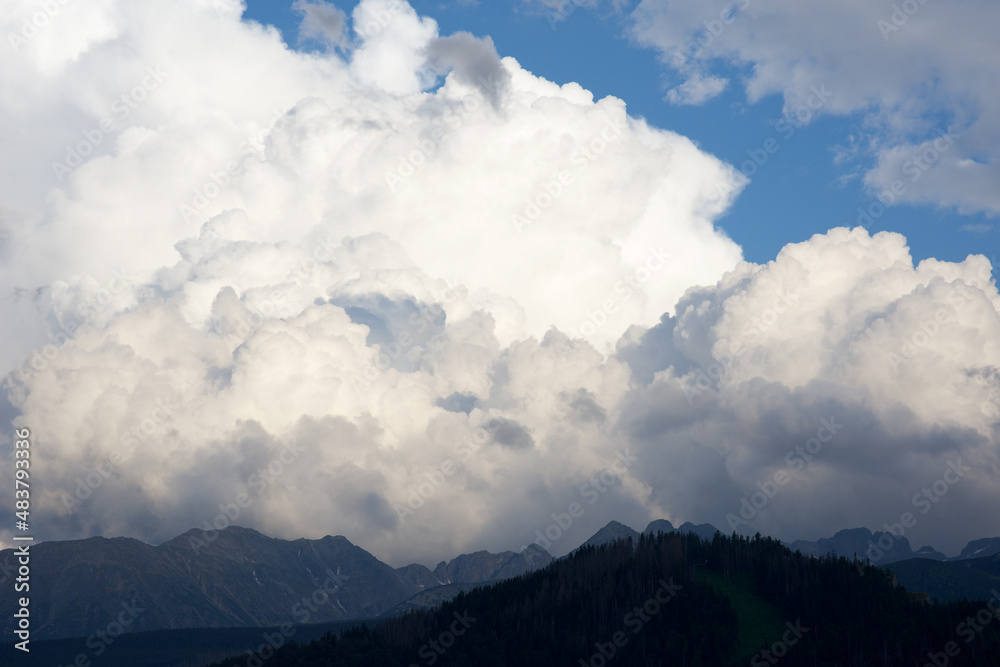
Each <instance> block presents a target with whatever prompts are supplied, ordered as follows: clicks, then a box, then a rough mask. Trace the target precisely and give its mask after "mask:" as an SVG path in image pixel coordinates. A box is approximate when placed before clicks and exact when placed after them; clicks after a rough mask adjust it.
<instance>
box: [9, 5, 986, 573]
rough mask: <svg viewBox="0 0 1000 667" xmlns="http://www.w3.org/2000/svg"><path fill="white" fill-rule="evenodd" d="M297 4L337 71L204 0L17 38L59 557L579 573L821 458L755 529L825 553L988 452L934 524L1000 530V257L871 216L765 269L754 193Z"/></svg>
mask: <svg viewBox="0 0 1000 667" xmlns="http://www.w3.org/2000/svg"><path fill="white" fill-rule="evenodd" d="M296 6H297V7H298V8H299V9H300V11H302V13H303V34H304V35H305V36H306V37H308V38H309V39H313V40H318V41H321V42H325V43H326V44H328V45H329V46H330V50H329V51H327V52H321V53H311V54H306V53H300V52H295V51H291V50H289V49H288V48H287V47H286V46H284V45H283V44H282V42H281V40H280V37H279V35H278V34H277V33H276V31H274V30H273V29H265V28H262V27H261V26H259V25H256V24H253V23H247V22H241V21H240V13H241V9H242V8H241V7H240V6H239V5H238V4H236V3H231V2H222V3H219V2H214V3H213V2H209V1H208V0H203V1H201V2H198V1H195V0H189V1H188V2H184V3H181V4H180V5H179V6H175V4H171V5H170V6H169V7H168V6H166V4H163V3H143V4H140V5H136V4H135V3H124V2H123V3H106V4H105V5H102V6H94V5H87V4H84V3H67V4H59V5H58V7H59V8H58V11H57V12H55V13H54V14H52V15H47V18H46V21H45V22H44V25H40V26H35V18H33V14H32V12H34V11H36V10H37V5H34V4H32V3H23V4H22V5H21V6H20V8H19V10H20V11H19V13H16V16H14V18H11V19H9V20H8V22H7V24H6V25H4V34H7V33H8V32H11V33H13V34H16V35H19V36H20V39H21V41H19V42H17V44H16V46H17V48H16V49H14V48H12V49H11V50H10V52H7V53H5V54H4V55H3V56H0V58H2V59H3V60H4V62H3V63H2V64H3V65H4V66H3V67H0V77H3V83H4V85H5V86H6V87H7V88H8V89H10V90H15V91H17V94H14V95H9V96H5V97H4V99H3V100H2V101H0V113H2V114H3V116H4V121H5V122H4V123H3V124H2V125H0V127H2V128H3V129H0V132H3V133H4V136H3V141H4V143H5V145H9V146H11V147H12V150H11V151H7V152H4V153H3V154H2V155H0V161H3V163H4V172H5V173H6V174H8V175H9V177H8V179H7V180H6V181H5V184H4V186H3V190H2V192H0V202H2V205H3V208H2V210H0V213H2V215H3V221H2V222H3V225H4V230H6V236H5V239H4V240H5V243H4V245H3V246H0V250H2V252H3V253H4V263H3V265H2V266H3V268H2V272H3V273H2V274H0V287H2V290H3V292H4V294H9V295H11V298H10V300H9V301H8V302H7V303H6V304H5V309H8V310H9V312H10V314H11V317H9V318H5V319H4V321H3V327H4V329H3V331H2V334H0V335H3V336H4V340H5V341H7V342H9V345H8V346H6V347H5V350H6V352H5V353H6V354H7V356H6V357H4V359H3V361H4V364H5V367H4V368H5V369H6V370H9V371H10V372H9V373H8V374H7V377H6V383H5V388H6V399H5V400H6V402H5V403H4V404H3V405H0V412H2V415H0V416H3V417H4V420H5V421H10V422H12V423H13V424H16V425H18V426H21V427H28V428H31V429H32V432H33V437H34V440H35V442H36V443H37V444H36V448H35V450H34V452H35V453H34V457H35V459H34V461H35V463H34V468H33V469H34V470H35V475H36V481H35V486H34V491H33V494H34V496H33V497H34V508H33V509H34V510H35V513H36V514H35V515H34V516H35V521H36V526H37V531H38V533H39V535H40V536H42V537H45V538H49V539H52V538H56V539H66V538H72V537H81V536H87V535H94V534H102V535H132V536H136V537H140V538H143V539H147V540H150V541H154V542H155V541H158V540H163V539H166V538H169V537H172V536H174V535H176V534H178V533H181V532H183V531H185V530H186V529H188V528H190V527H192V526H204V524H205V522H208V523H209V524H212V523H213V522H214V523H216V525H221V524H224V523H226V522H228V521H233V522H236V523H239V524H242V525H248V526H252V527H255V528H257V529H259V530H261V531H263V532H265V533H268V534H271V535H276V536H282V537H299V536H310V537H315V536H320V535H323V534H344V535H346V536H347V537H348V538H349V539H351V540H352V541H354V542H355V543H357V544H360V545H362V546H364V547H365V548H367V549H369V550H371V551H372V552H373V553H375V554H376V555H377V556H379V557H381V558H384V559H387V560H388V561H389V562H392V563H394V564H396V565H402V564H405V562H408V561H410V560H419V561H423V562H428V563H433V562H436V560H438V559H440V558H443V557H446V556H448V555H453V554H455V553H458V552H459V551H462V550H469V549H478V548H490V549H508V548H512V547H517V546H519V545H521V544H525V543H527V542H529V541H532V540H535V539H539V540H543V541H545V542H548V546H549V548H550V549H551V550H552V551H553V552H554V553H557V554H558V553H563V552H565V551H568V550H569V549H570V548H572V547H574V546H576V544H578V543H579V542H580V541H582V540H583V539H585V538H586V537H587V536H589V534H590V533H592V532H593V531H594V530H596V529H597V528H598V527H599V526H600V525H602V524H603V523H605V522H606V521H607V520H609V519H611V518H616V519H619V520H623V521H626V522H630V523H633V524H635V525H641V524H644V522H645V521H648V520H649V519H651V518H661V517H666V518H671V519H675V520H685V519H692V520H698V521H712V522H714V523H717V524H718V525H720V526H725V525H726V521H727V519H726V518H725V517H726V516H727V515H732V514H734V513H736V515H737V516H738V515H739V512H740V509H741V503H742V500H743V499H744V498H746V497H748V496H749V495H750V494H752V493H754V492H756V491H757V489H758V486H757V482H760V481H764V480H767V479H770V478H771V477H773V475H774V473H775V472H776V471H779V470H783V469H785V468H788V475H789V480H788V481H787V482H786V483H784V484H783V485H782V486H781V488H780V490H779V492H778V493H775V494H774V496H773V497H772V498H769V501H768V503H767V505H766V507H762V508H759V509H758V511H757V513H756V514H755V515H754V516H753V518H752V519H750V521H749V523H748V524H747V525H741V526H739V528H740V529H741V530H745V529H759V530H763V531H768V532H772V533H774V534H779V535H781V536H783V537H816V536H820V535H822V534H824V533H825V532H829V531H832V530H835V529H837V528H841V527H844V526H845V525H854V524H867V525H878V524H879V523H880V522H881V521H882V520H883V516H884V520H887V521H888V520H894V517H893V516H892V514H893V512H896V508H897V507H898V508H899V511H900V512H901V511H905V510H906V508H907V506H908V505H909V503H910V497H911V496H912V495H913V494H914V493H917V492H919V491H920V488H919V485H921V484H930V483H933V482H934V481H935V480H936V479H938V478H939V477H940V476H941V475H942V474H943V471H944V470H945V469H946V468H947V467H948V462H949V461H954V460H956V459H957V458H961V459H962V461H963V465H968V466H969V467H970V472H968V473H967V474H965V475H964V477H962V478H961V482H960V484H957V485H956V488H955V489H954V490H950V489H951V487H950V486H949V487H948V489H949V490H948V492H947V493H946V494H945V495H943V496H942V497H941V498H939V499H938V500H937V501H936V502H935V505H934V513H933V514H928V516H927V518H926V519H922V521H921V523H920V524H919V525H918V526H917V527H916V528H915V529H914V530H915V531H923V532H922V533H920V532H917V533H915V534H917V535H924V536H926V537H927V538H932V537H933V538H935V539H937V540H939V542H938V545H939V546H940V547H941V548H956V547H958V546H961V544H962V543H964V540H967V539H970V538H972V537H979V536H982V535H983V534H987V533H996V532H997V529H998V528H1000V524H997V519H996V518H995V517H994V516H992V515H991V513H990V512H988V511H987V510H986V509H985V508H988V507H991V506H995V504H992V505H991V503H995V502H996V501H997V500H998V498H997V497H996V496H997V491H996V489H997V485H996V483H995V482H996V479H997V469H996V443H997V435H998V434H997V425H998V420H1000V415H998V411H997V408H996V405H997V404H1000V376H998V375H997V372H998V370H997V369H998V368H1000V350H998V349H997V341H1000V336H998V330H997V327H998V324H1000V322H998V306H1000V300H998V295H997V291H996V287H995V285H994V284H993V283H992V282H991V267H990V266H989V263H988V262H986V261H985V260H984V259H983V258H981V257H970V258H969V259H967V260H966V261H965V262H963V263H961V264H952V263H945V262H936V261H934V260H926V261H924V262H921V263H920V264H919V265H918V266H916V267H914V266H913V264H912V261H911V259H910V256H909V254H908V251H907V249H906V246H905V240H904V239H903V238H902V237H900V236H898V235H894V234H884V233H883V234H878V235H876V236H874V237H870V236H868V235H867V234H866V233H865V232H864V231H863V230H860V229H858V230H853V231H849V230H845V229H837V230H831V231H830V232H829V233H828V234H826V235H821V236H817V237H814V238H812V239H810V240H808V241H806V242H803V243H800V244H795V245H790V246H788V247H786V248H785V249H784V250H783V251H782V252H781V254H780V255H779V256H778V257H777V258H776V259H775V261H774V262H771V263H769V264H768V265H766V266H758V265H752V264H747V263H744V262H741V261H740V250H739V248H738V246H736V245H735V244H734V243H733V242H732V241H731V240H729V239H728V238H727V237H726V236H725V235H724V234H723V233H722V232H720V231H719V230H717V229H715V228H714V227H713V224H712V220H713V219H714V218H715V217H716V216H717V215H718V214H720V213H721V212H722V211H724V210H725V208H726V207H727V205H728V204H729V202H730V201H731V199H732V197H734V196H735V195H736V193H737V192H738V191H739V189H740V188H741V187H742V185H743V180H742V178H741V177H740V176H739V175H738V174H737V173H736V172H735V171H734V170H733V169H732V168H731V167H729V166H728V165H725V164H723V163H721V162H719V161H718V160H716V159H715V158H713V157H711V156H709V155H706V154H704V153H703V152H701V151H699V150H698V149H697V148H696V147H695V146H694V145H693V144H692V143H691V142H690V141H688V140H686V139H684V138H683V137H679V136H677V135H676V134H673V133H670V132H667V131H664V130H661V129H657V128H653V127H650V126H649V125H648V124H646V123H645V122H644V121H642V120H640V119H635V118H631V117H629V116H628V115H627V113H626V109H625V105H624V103H622V102H621V101H620V100H616V99H613V98H606V99H603V100H599V101H594V100H593V98H592V96H591V95H590V94H589V93H588V92H587V91H585V90H583V89H582V88H580V87H579V86H577V85H575V84H572V83H570V84H566V85H563V86H559V85H556V84H554V83H551V82H548V81H545V80H543V79H540V78H538V77H536V76H534V75H532V74H531V73H530V72H528V71H526V70H524V69H523V68H522V67H521V66H520V65H519V64H518V63H517V62H515V61H514V60H512V59H510V58H503V59H501V58H500V57H499V56H498V55H497V54H496V51H495V49H494V47H493V45H492V43H491V42H490V40H489V39H488V38H477V37H475V36H472V35H468V34H464V33H458V34H455V35H449V36H443V37H442V36H440V35H439V34H438V30H437V26H436V24H435V22H434V21H433V20H432V19H430V18H427V17H420V16H418V15H417V14H416V13H415V12H414V11H413V10H412V9H411V8H410V7H409V6H408V5H406V4H405V3H402V2H396V1H394V0H363V1H362V2H361V3H360V4H359V5H358V6H357V7H356V8H355V9H354V10H353V12H352V13H351V14H350V16H347V15H344V14H341V13H338V11H337V10H336V9H335V8H333V7H331V6H329V5H326V4H324V3H316V2H311V3H298V4H297V5H296ZM25 20H27V21H28V24H25V23H24V21H25ZM38 22H39V23H42V22H41V21H38ZM26 25H32V26H35V28H36V29H35V30H34V31H31V30H28V29H26V28H25V26H26ZM29 33H30V34H29ZM181 35H182V36H183V39H180V37H179V36H181ZM180 45H183V48H181V46H180ZM220 45H225V46H224V47H222V46H220ZM8 65H9V66H8ZM693 285H707V287H692V286H693ZM821 420H827V422H828V423H831V424H835V425H836V426H835V427H833V429H834V433H833V437H832V439H827V440H825V442H827V443H828V444H825V445H823V448H822V450H821V452H819V453H815V455H814V456H813V459H814V460H809V461H807V463H808V465H802V466H801V467H799V468H795V467H793V466H792V464H791V463H789V462H788V460H786V459H787V457H786V453H787V452H788V451H790V450H791V451H795V450H794V448H795V447H796V446H800V447H801V446H802V444H803V443H806V442H807V441H809V439H810V438H813V437H814V436H815V435H816V434H817V432H818V429H819V428H820V427H821V426H823V424H824V422H821ZM831 420H832V421H831ZM841 424H842V425H843V426H842V427H841V426H840V425H841ZM11 428H12V427H9V428H6V429H5V431H4V437H5V438H6V437H9V435H8V434H9V433H11V432H12V431H11ZM824 433H826V434H829V433H830V429H829V428H828V430H827V431H824ZM824 437H826V436H824ZM816 442H819V440H817V441H816ZM810 446H812V445H810ZM5 451H6V452H8V453H9V452H10V448H9V447H8V448H5ZM4 456H5V457H7V460H8V462H9V461H10V460H12V459H11V458H10V455H9V454H5V455H4ZM791 460H796V459H794V458H793V459H791ZM802 460H803V461H804V459H802ZM3 484H4V485H6V486H3V487H2V488H4V489H9V488H10V486H9V484H10V482H9V479H8V480H7V481H5V482H3ZM915 485H916V486H917V487H918V488H914V486H915ZM873 507H885V508H888V509H887V510H886V512H887V514H886V512H879V513H874V512H873V509H872V508H873ZM898 514H899V512H896V517H898ZM957 516H960V517H962V519H961V521H956V520H955V517H957ZM7 535H9V533H8V534H7Z"/></svg>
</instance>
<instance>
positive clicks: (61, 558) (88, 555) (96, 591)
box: [0, 526, 552, 640]
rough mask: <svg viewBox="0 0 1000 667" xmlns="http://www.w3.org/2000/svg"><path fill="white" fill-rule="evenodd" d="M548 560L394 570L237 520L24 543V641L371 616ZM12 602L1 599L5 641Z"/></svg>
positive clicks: (354, 552)
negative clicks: (120, 626) (212, 529)
mask: <svg viewBox="0 0 1000 667" xmlns="http://www.w3.org/2000/svg"><path fill="white" fill-rule="evenodd" d="M202 545H204V546H202ZM551 560H552V556H551V555H549V554H548V552H546V551H545V550H544V549H542V548H541V547H538V546H537V545H531V546H529V547H528V548H526V549H525V550H524V551H523V552H521V553H519V554H517V553H514V552H512V551H507V552H504V553H500V554H491V553H488V552H486V551H479V552H476V553H473V554H464V555H461V556H458V557H456V558H454V559H452V560H451V561H449V562H441V563H440V564H439V565H438V566H437V567H436V568H435V569H434V570H433V571H432V570H430V569H429V568H427V567H425V566H423V565H418V564H413V565H408V566H405V567H401V568H398V569H397V568H393V567H390V566H389V565H386V564H385V563H383V562H381V561H380V560H378V559H377V558H375V557H374V556H373V555H371V554H370V553H368V552H367V551H365V550H364V549H362V548H360V547H357V546H355V545H353V544H351V542H350V541H348V540H347V538H345V537H331V536H326V537H324V538H322V539H319V540H306V539H298V540H291V541H288V540H279V539H274V538H271V537H267V536H265V535H262V534H261V533H259V532H257V531H255V530H251V529H249V528H241V527H237V526H230V527H228V528H226V529H224V530H222V531H218V532H216V533H213V534H209V533H206V532H205V531H202V530H199V529H194V530H191V531H188V532H187V533H184V534H183V535H180V536H179V537H176V538H174V539H172V540H169V541H167V542H164V543H163V544H160V545H159V546H155V547H154V546H150V545H148V544H145V543H143V542H140V541H139V540H135V539H131V538H124V537H116V538H111V539H107V538H103V537H92V538H88V539H85V540H71V541H56V542H42V543H40V544H38V545H36V546H34V547H32V548H31V567H32V570H31V572H32V579H31V590H30V596H31V605H32V606H31V614H32V619H33V622H32V630H33V633H32V636H33V638H35V639H39V640H40V639H55V638H60V637H85V636H87V635H89V634H91V633H93V632H95V631H98V630H101V629H103V628H105V627H107V626H108V625H109V624H112V623H114V622H115V619H116V618H118V616H119V615H120V614H121V613H122V612H123V610H126V611H128V614H126V617H125V618H126V619H128V620H129V628H128V630H129V631H131V632H135V631H143V630H159V629H169V628H194V627H200V628H217V627H237V626H266V625H280V624H282V623H319V622H326V621H337V620H344V619H353V618H373V617H377V616H379V615H381V614H382V613H384V612H386V611H388V610H390V609H392V608H393V607H395V606H397V605H399V604H400V603H403V602H405V601H406V600H408V599H409V598H411V597H413V596H415V595H417V594H419V593H422V592H424V591H426V590H428V589H433V588H435V587H439V586H442V585H451V584H453V582H456V581H459V582H462V583H482V582H490V581H497V580H501V579H505V578H509V577H513V576H517V575H519V574H522V573H524V572H529V571H532V570H535V569H538V568H540V567H544V566H545V565H547V564H548V563H549V562H551ZM14 562H16V561H15V559H14V557H13V550H12V549H7V550H4V551H2V552H0V571H2V572H4V573H5V574H4V578H5V579H6V578H7V577H9V576H11V575H12V573H13V571H14V567H13V566H12V563H14ZM0 583H2V582H0ZM15 604H16V602H15V597H14V596H12V595H11V596H3V597H2V598H0V614H2V616H3V618H4V620H3V622H2V624H0V625H2V632H3V634H4V636H7V637H11V636H13V628H14V625H13V621H14V620H15V619H14V617H13V612H14V610H15V607H14V605H15ZM417 606H420V605H419V603H417Z"/></svg>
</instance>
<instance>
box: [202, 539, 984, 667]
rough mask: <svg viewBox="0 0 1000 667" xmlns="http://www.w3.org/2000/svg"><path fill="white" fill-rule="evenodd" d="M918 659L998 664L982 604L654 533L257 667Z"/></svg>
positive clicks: (734, 544)
mask: <svg viewBox="0 0 1000 667" xmlns="http://www.w3.org/2000/svg"><path fill="white" fill-rule="evenodd" d="M977 615H978V617H977ZM977 618H978V622H977ZM268 653H269V652H268ZM929 654H930V655H929ZM932 656H933V657H936V659H937V660H936V661H937V663H938V664H941V665H943V664H947V665H950V666H962V665H967V666H969V667H973V666H975V667H978V666H982V665H1000V619H998V618H997V617H996V616H995V615H994V614H993V613H992V612H991V611H990V608H989V607H987V605H986V602H985V601H982V602H950V603H946V604H928V603H926V602H923V601H921V600H920V599H918V596H914V595H911V594H910V593H908V592H907V591H905V590H903V589H902V588H900V587H898V586H896V585H894V582H893V579H892V575H891V574H889V573H886V572H884V571H882V570H879V569H876V568H874V567H862V566H860V565H859V564H857V563H854V562H851V561H849V560H847V559H844V558H834V557H832V556H828V557H825V558H812V557H808V556H803V555H801V554H794V553H792V552H791V551H789V550H788V549H787V548H786V547H784V546H782V545H781V544H780V543H779V542H778V541H777V540H773V539H771V538H762V537H760V536H759V535H758V536H756V537H754V538H746V537H739V536H733V537H725V536H722V535H716V536H715V538H714V539H713V540H712V541H710V542H709V541H704V540H702V539H701V538H699V537H698V536H696V535H690V534H686V535H682V534H678V533H660V534H658V535H655V536H645V535H644V536H641V537H640V538H639V540H638V543H637V544H636V545H635V548H634V549H633V545H632V544H630V543H629V542H615V543H612V544H608V545H603V546H599V547H584V548H582V549H580V550H579V551H577V552H576V553H575V554H573V555H572V556H571V557H569V558H567V559H565V560H562V561H557V562H554V563H552V564H551V565H549V566H548V567H546V568H544V569H542V570H539V571H537V572H534V573H531V574H527V575H523V576H521V577H518V578H515V579H512V580H508V581H505V582H502V583H499V584H496V585H493V586H490V587H488V588H483V589H479V590H475V591H472V592H469V593H465V594H461V595H459V596H458V597H457V598H455V599H454V600H452V601H450V602H448V603H445V604H444V605H443V606H442V607H440V608H439V609H436V610H432V611H422V612H417V613H412V614H408V615H406V616H404V617H402V618H396V619H391V620H387V621H385V622H383V623H380V624H378V625H376V626H374V627H363V628H359V629H356V630H352V631H348V632H346V633H345V634H344V635H342V636H341V637H339V638H337V637H335V636H333V635H327V636H325V637H324V638H323V639H321V640H319V641H317V642H313V643H312V644H309V645H307V646H304V647H301V646H296V645H285V646H282V647H281V648H280V649H279V650H278V651H276V653H275V655H274V656H273V657H270V656H269V655H265V656H262V657H264V658H269V659H267V664H268V665H269V666H271V667H284V666H292V665H294V666H296V667H303V666H305V667H308V666H321V665H324V666H325V665H344V666H347V665H350V666H358V667H362V666H364V667H373V666H374V667H377V666H380V665H394V666H398V665H437V666H441V667H447V666H470V667H472V666H475V667H507V666H514V665H517V666H534V665H537V666H538V667H550V666H553V665H566V666H567V667H569V666H573V667H577V666H581V665H584V666H585V665H591V666H592V667H601V666H602V665H605V664H607V665H623V666H626V665H627V666H630V667H631V666H637V665H683V666H685V667H697V666H699V665H701V666H709V665H712V666H714V665H720V666H728V665H752V666H753V667H757V666H758V665H771V664H777V663H779V662H780V664H781V665H783V666H786V667H795V666H797V665H802V666H806V665H808V666H815V667H818V666H825V667H834V666H842V667H847V666H848V665H865V666H866V667H887V666H900V667H902V666H906V667H911V666H913V665H923V664H925V663H928V662H933V660H932ZM246 660H247V656H243V657H241V658H239V659H236V660H233V661H228V662H224V663H222V665H225V666H226V667H235V665H243V664H245V662H246Z"/></svg>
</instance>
